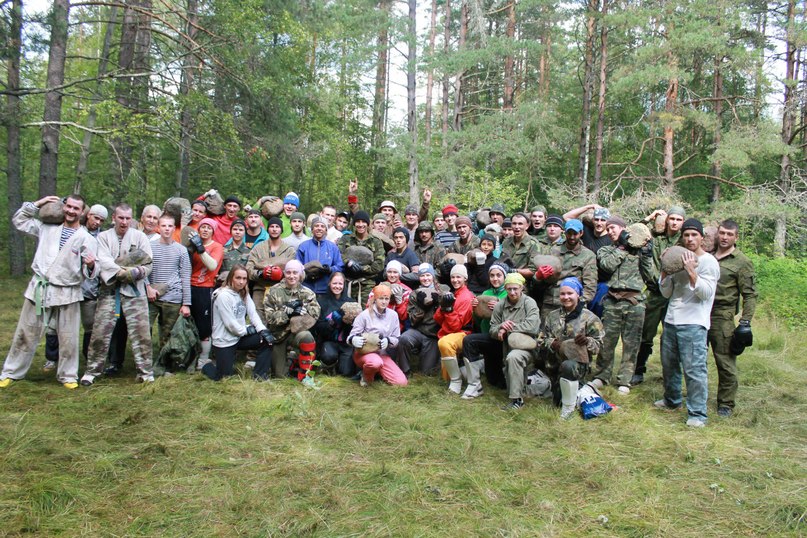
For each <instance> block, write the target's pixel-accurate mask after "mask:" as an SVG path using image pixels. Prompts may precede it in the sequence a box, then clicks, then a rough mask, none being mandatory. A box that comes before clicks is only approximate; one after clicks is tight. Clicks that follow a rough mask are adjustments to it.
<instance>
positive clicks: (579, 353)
mask: <svg viewBox="0 0 807 538" xmlns="http://www.w3.org/2000/svg"><path fill="white" fill-rule="evenodd" d="M558 357H559V358H560V359H561V360H572V361H577V362H582V363H584V364H588V361H589V358H588V349H586V346H578V345H577V344H575V343H574V338H570V339H569V340H564V341H563V342H561V343H560V349H559V350H558Z"/></svg>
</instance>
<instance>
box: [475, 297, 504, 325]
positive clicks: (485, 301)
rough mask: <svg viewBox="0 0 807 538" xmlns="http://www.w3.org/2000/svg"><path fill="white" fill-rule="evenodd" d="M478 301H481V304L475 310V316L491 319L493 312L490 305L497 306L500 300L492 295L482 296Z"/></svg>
mask: <svg viewBox="0 0 807 538" xmlns="http://www.w3.org/2000/svg"><path fill="white" fill-rule="evenodd" d="M477 299H479V304H477V305H476V308H474V314H475V315H476V317H478V318H481V319H490V316H491V315H492V314H493V310H491V309H490V304H491V303H493V304H496V303H498V302H499V300H498V299H497V298H496V297H491V296H490V295H480V296H479V297H477Z"/></svg>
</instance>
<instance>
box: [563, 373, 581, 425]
mask: <svg viewBox="0 0 807 538" xmlns="http://www.w3.org/2000/svg"><path fill="white" fill-rule="evenodd" d="M559 382H560V403H561V408H560V418H562V419H564V420H568V419H570V418H572V416H574V408H575V407H577V390H578V389H579V388H580V383H579V382H578V381H569V380H568V379H563V378H562V377H561V378H560V380H559Z"/></svg>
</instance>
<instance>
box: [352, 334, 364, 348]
mask: <svg viewBox="0 0 807 538" xmlns="http://www.w3.org/2000/svg"><path fill="white" fill-rule="evenodd" d="M365 342H366V340H365V339H364V337H363V336H358V335H356V336H354V337H353V338H351V339H350V345H351V346H353V347H355V348H356V349H361V348H362V347H364V343H365Z"/></svg>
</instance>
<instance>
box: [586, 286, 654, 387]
mask: <svg viewBox="0 0 807 538" xmlns="http://www.w3.org/2000/svg"><path fill="white" fill-rule="evenodd" d="M644 316H645V305H644V303H642V302H640V303H638V304H635V305H634V304H631V302H630V301H624V300H623V301H617V300H616V299H614V298H613V297H606V298H605V300H604V301H603V315H602V326H603V329H604V330H605V336H604V337H603V339H602V347H601V348H600V354H599V355H597V364H596V366H595V367H594V377H595V378H597V379H601V380H602V381H603V382H604V383H606V384H608V383H610V382H611V373H612V371H613V369H614V363H615V360H616V358H615V351H616V344H617V342H619V337H620V336H622V361H621V362H620V363H619V370H618V372H617V375H616V385H617V386H625V387H629V386H630V379H631V377H633V372H634V369H635V368H636V355H637V354H638V353H639V344H641V341H642V325H643V323H644Z"/></svg>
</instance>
